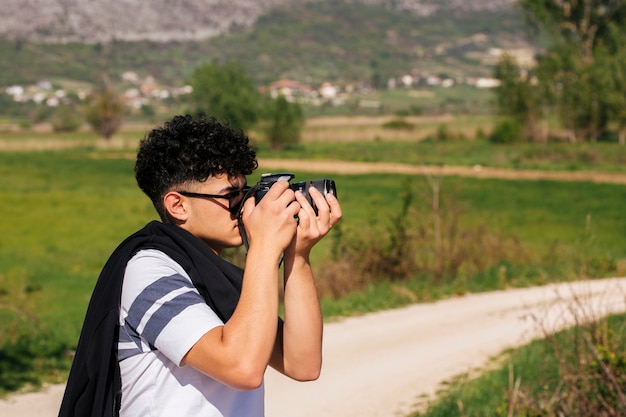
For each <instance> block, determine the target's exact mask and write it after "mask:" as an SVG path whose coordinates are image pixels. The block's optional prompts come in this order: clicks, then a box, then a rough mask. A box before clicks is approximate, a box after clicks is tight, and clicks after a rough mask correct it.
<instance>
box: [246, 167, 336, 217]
mask: <svg viewBox="0 0 626 417" xmlns="http://www.w3.org/2000/svg"><path fill="white" fill-rule="evenodd" d="M294 177H295V175H294V174H292V173H290V172H281V173H279V174H263V175H261V179H260V180H259V182H258V183H257V184H256V185H255V186H253V187H252V189H251V190H254V198H255V200H256V203H257V204H259V201H261V199H262V198H263V197H264V196H265V194H267V192H268V191H269V189H270V187H271V186H272V184H274V183H275V182H276V181H281V180H284V181H291V180H292V179H293V178H294ZM310 187H315V188H317V189H318V191H319V192H321V193H322V195H324V196H325V195H326V194H332V195H334V196H335V197H337V189H336V187H335V181H333V180H331V179H328V178H323V179H318V180H307V181H300V182H294V183H293V184H290V185H289V188H291V189H292V190H294V191H300V192H301V193H302V194H304V197H305V198H306V199H307V201H308V202H309V204H311V206H312V207H313V210H315V214H317V207H315V202H314V201H313V199H312V198H311V195H310V194H309V188H310Z"/></svg>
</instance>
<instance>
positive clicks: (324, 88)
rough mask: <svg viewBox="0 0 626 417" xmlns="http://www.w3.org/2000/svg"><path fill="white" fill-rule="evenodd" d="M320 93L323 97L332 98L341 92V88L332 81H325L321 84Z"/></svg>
mask: <svg viewBox="0 0 626 417" xmlns="http://www.w3.org/2000/svg"><path fill="white" fill-rule="evenodd" d="M319 93H320V96H322V98H324V99H327V100H332V99H334V98H336V97H337V95H338V94H339V88H337V87H336V86H334V85H332V84H331V83H324V84H322V85H321V86H320V88H319Z"/></svg>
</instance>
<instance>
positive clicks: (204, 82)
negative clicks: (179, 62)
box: [190, 62, 259, 130]
mask: <svg viewBox="0 0 626 417" xmlns="http://www.w3.org/2000/svg"><path fill="white" fill-rule="evenodd" d="M190 85H191V87H192V88H193V92H192V94H191V98H192V100H193V101H194V103H195V106H196V109H195V111H196V113H201V114H206V115H209V116H211V117H215V118H216V119H218V120H220V121H223V122H227V123H229V124H230V125H231V126H233V127H237V128H240V129H242V130H247V129H249V128H250V127H252V126H253V125H254V124H255V123H256V122H257V121H258V118H259V93H258V92H257V90H256V88H255V87H254V85H253V83H252V80H251V79H250V78H249V77H248V76H247V75H246V73H245V72H244V70H243V67H241V66H240V65H239V64H237V63H235V62H230V63H226V64H224V65H219V64H216V63H209V64H204V65H201V66H200V67H198V68H197V69H196V70H195V71H194V72H193V74H192V76H191V80H190Z"/></svg>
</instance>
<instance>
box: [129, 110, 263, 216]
mask: <svg viewBox="0 0 626 417" xmlns="http://www.w3.org/2000/svg"><path fill="white" fill-rule="evenodd" d="M257 167H258V162H257V159H256V152H255V150H254V149H253V148H252V146H251V145H250V144H249V139H248V137H247V136H246V135H245V134H244V133H243V132H242V131H241V130H237V129H233V128H231V127H230V126H228V125H225V124H221V123H219V122H217V121H216V120H215V119H213V118H209V119H207V118H205V117H200V118H197V119H194V118H193V117H192V116H189V115H186V116H175V117H174V118H173V119H172V120H170V121H168V122H166V123H165V124H164V125H163V126H162V127H159V128H156V129H153V130H152V131H150V132H149V133H148V134H147V135H146V136H145V137H144V138H143V139H142V140H141V141H140V143H139V150H138V152H137V161H136V163H135V178H136V179H137V184H138V185H139V188H141V190H143V192H144V193H146V195H147V196H148V197H149V198H150V200H152V204H154V207H155V208H156V210H157V212H158V214H159V216H160V217H161V220H163V221H166V220H167V217H168V216H167V213H166V210H165V207H164V206H163V197H164V196H165V195H166V194H167V193H168V192H170V191H172V190H174V189H175V188H176V187H179V186H182V185H184V184H186V183H189V182H203V181H205V180H206V179H207V178H209V177H210V176H216V175H221V174H227V175H228V176H229V177H236V176H238V175H250V174H251V173H252V172H253V171H254V170H255V169H256V168H257Z"/></svg>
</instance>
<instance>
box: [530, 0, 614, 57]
mask: <svg viewBox="0 0 626 417" xmlns="http://www.w3.org/2000/svg"><path fill="white" fill-rule="evenodd" d="M519 5H520V6H521V7H522V9H524V10H525V11H526V13H527V16H526V17H527V20H528V21H529V22H530V23H531V24H533V25H534V26H536V27H543V28H544V29H547V30H548V31H549V32H551V33H552V34H555V35H557V37H559V38H560V39H562V40H565V41H566V42H569V43H573V44H575V45H577V47H578V48H579V50H580V52H581V54H582V57H583V60H584V62H586V63H588V62H591V61H592V60H593V52H594V50H595V48H596V47H597V46H598V45H601V44H602V43H604V42H606V40H607V37H610V36H611V29H610V27H611V25H612V24H614V23H618V24H619V22H624V21H625V20H626V2H624V0H519Z"/></svg>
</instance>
